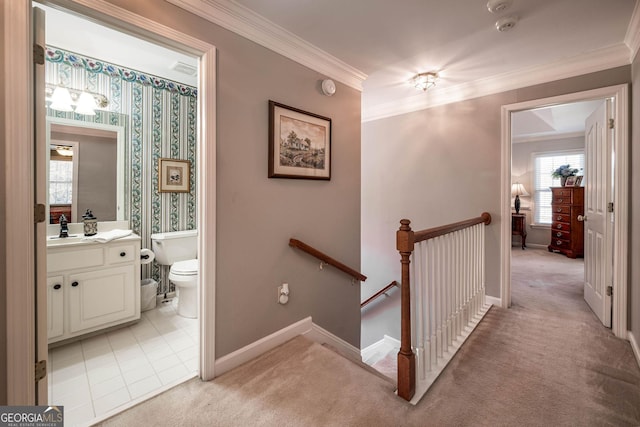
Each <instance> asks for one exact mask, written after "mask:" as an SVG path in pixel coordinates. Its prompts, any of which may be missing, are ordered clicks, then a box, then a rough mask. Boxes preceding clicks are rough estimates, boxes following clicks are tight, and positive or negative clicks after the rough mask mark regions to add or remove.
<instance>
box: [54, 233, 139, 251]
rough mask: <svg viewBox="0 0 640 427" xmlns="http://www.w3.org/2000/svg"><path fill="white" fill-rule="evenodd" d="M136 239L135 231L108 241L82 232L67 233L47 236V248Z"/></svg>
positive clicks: (102, 243) (137, 238)
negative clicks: (86, 236)
mask: <svg viewBox="0 0 640 427" xmlns="http://www.w3.org/2000/svg"><path fill="white" fill-rule="evenodd" d="M99 235H100V232H98V236H99ZM94 237H95V236H94ZM136 240H140V236H138V235H137V234H135V233H131V234H129V235H128V236H125V237H120V238H117V239H113V240H110V241H108V242H98V241H95V240H90V239H88V238H85V236H84V234H82V233H78V234H73V233H69V237H58V236H47V248H49V249H51V248H59V247H65V248H68V247H70V246H86V245H104V244H107V243H118V242H130V241H136Z"/></svg>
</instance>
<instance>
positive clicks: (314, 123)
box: [269, 101, 331, 180]
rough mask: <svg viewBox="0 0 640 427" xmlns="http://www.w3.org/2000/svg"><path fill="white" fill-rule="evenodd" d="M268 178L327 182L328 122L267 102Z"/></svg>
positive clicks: (329, 169)
mask: <svg viewBox="0 0 640 427" xmlns="http://www.w3.org/2000/svg"><path fill="white" fill-rule="evenodd" d="M269 178H295V179H324V180H330V179H331V119H330V118H328V117H323V116H320V115H318V114H313V113H309V112H307V111H302V110H299V109H297V108H293V107H289V106H286V105H283V104H279V103H277V102H275V101H269Z"/></svg>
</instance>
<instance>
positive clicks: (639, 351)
mask: <svg viewBox="0 0 640 427" xmlns="http://www.w3.org/2000/svg"><path fill="white" fill-rule="evenodd" d="M627 337H628V338H629V342H630V343H631V349H633V354H635V356H636V362H638V366H640V347H638V341H636V338H635V337H634V336H633V333H632V332H631V331H628V332H627Z"/></svg>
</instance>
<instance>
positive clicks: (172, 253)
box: [151, 230, 198, 265]
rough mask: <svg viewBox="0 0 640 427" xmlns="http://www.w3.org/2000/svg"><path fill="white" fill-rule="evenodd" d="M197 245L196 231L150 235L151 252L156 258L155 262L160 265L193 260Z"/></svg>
mask: <svg viewBox="0 0 640 427" xmlns="http://www.w3.org/2000/svg"><path fill="white" fill-rule="evenodd" d="M197 244H198V230H186V231H171V232H167V233H155V234H152V235H151V250H152V251H153V253H154V254H155V256H156V262H157V263H158V264H162V265H171V264H173V263H174V262H177V261H186V260H188V259H195V258H196V257H197V256H196V255H197V246H198V245H197Z"/></svg>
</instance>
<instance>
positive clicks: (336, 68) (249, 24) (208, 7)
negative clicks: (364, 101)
mask: <svg viewBox="0 0 640 427" xmlns="http://www.w3.org/2000/svg"><path fill="white" fill-rule="evenodd" d="M167 1H168V2H169V3H172V4H174V5H176V6H178V7H180V8H182V9H184V10H187V11H189V12H191V13H193V14H195V15H197V16H200V17H202V18H204V19H206V20H208V21H209V22H212V23H214V24H217V25H219V26H221V27H223V28H226V29H227V30H229V31H233V32H234V33H236V34H238V35H241V36H242V37H245V38H247V39H249V40H251V41H253V42H255V43H258V44H259V45H261V46H264V47H266V48H267V49H270V50H272V51H274V52H276V53H279V54H280V55H282V56H285V57H287V58H289V59H291V60H293V61H295V62H297V63H299V64H302V65H304V66H305V67H309V68H311V69H312V70H315V71H317V72H319V73H321V74H324V75H326V76H327V77H331V78H332V79H335V80H337V81H339V82H341V83H344V84H345V85H347V86H350V87H352V88H354V89H356V90H359V91H362V82H363V81H364V80H365V79H366V78H367V75H366V74H365V73H363V72H362V71H360V70H358V69H356V68H354V67H352V66H350V65H349V64H347V63H345V62H343V61H341V60H339V59H338V58H336V57H334V56H332V55H330V54H328V53H327V52H325V51H323V50H321V49H318V48H317V47H315V46H314V45H312V44H311V43H309V42H306V41H305V40H303V39H301V38H300V37H298V36H296V35H295V34H293V33H291V32H289V31H287V30H285V29H284V28H282V27H280V26H278V25H276V24H274V23H273V22H271V21H269V20H268V19H265V18H264V17H262V16H260V15H258V14H257V13H255V12H253V11H252V10H250V9H248V8H246V7H244V6H242V5H240V4H237V3H235V2H233V1H230V0H167Z"/></svg>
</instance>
